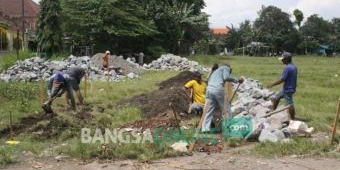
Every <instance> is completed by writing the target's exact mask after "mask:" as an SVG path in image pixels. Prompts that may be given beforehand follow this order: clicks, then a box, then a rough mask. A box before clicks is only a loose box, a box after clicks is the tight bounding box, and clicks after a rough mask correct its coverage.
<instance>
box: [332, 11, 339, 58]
mask: <svg viewBox="0 0 340 170" xmlns="http://www.w3.org/2000/svg"><path fill="white" fill-rule="evenodd" d="M331 25H332V30H331V32H332V33H331V37H330V42H331V43H330V46H331V47H332V49H333V50H334V51H336V52H340V18H333V19H332V21H331Z"/></svg>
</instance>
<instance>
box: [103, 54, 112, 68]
mask: <svg viewBox="0 0 340 170" xmlns="http://www.w3.org/2000/svg"><path fill="white" fill-rule="evenodd" d="M109 57H110V51H106V52H105V55H104V57H103V68H102V69H103V70H107V69H108V66H109V59H110V58H109Z"/></svg>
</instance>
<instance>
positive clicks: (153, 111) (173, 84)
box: [118, 71, 192, 118]
mask: <svg viewBox="0 0 340 170" xmlns="http://www.w3.org/2000/svg"><path fill="white" fill-rule="evenodd" d="M190 79H192V73H191V72H190V71H184V72H181V73H180V74H178V75H177V76H175V77H172V78H170V79H168V80H165V81H164V82H162V83H160V84H159V89H158V90H156V91H153V92H152V93H149V94H142V95H138V96H134V97H132V98H131V99H127V100H122V101H120V102H118V104H120V105H124V104H130V105H132V106H136V107H138V108H139V109H141V111H142V113H143V115H144V116H145V117H147V118H153V117H159V116H161V115H164V113H167V112H169V111H170V112H172V110H171V108H170V106H169V103H170V102H171V103H172V105H173V107H174V109H175V111H176V112H177V113H186V112H187V110H188V107H189V101H188V100H187V98H186V96H185V95H184V94H183V91H182V90H181V88H182V87H183V85H184V84H185V83H186V82H187V81H189V80H190Z"/></svg>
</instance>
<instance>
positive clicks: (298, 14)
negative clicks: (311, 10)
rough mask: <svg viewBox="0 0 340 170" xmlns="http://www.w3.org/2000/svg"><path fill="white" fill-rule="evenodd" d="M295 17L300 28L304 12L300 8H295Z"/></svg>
mask: <svg viewBox="0 0 340 170" xmlns="http://www.w3.org/2000/svg"><path fill="white" fill-rule="evenodd" d="M293 14H294V17H295V23H296V25H297V26H298V27H299V28H300V27H301V22H302V21H303V13H302V12H301V11H300V10H299V9H295V10H294V11H293Z"/></svg>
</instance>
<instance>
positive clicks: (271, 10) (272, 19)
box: [254, 6, 297, 53]
mask: <svg viewBox="0 0 340 170" xmlns="http://www.w3.org/2000/svg"><path fill="white" fill-rule="evenodd" d="M258 14H259V17H258V18H257V19H256V20H255V22H254V29H255V30H257V31H258V32H259V33H261V35H260V36H259V41H261V42H264V43H268V44H269V45H271V46H272V47H273V51H272V52H275V53H277V52H278V51H290V52H292V51H294V50H295V48H296V46H297V44H296V43H297V41H292V40H291V38H294V36H296V30H295V29H294V27H293V23H292V21H291V20H290V19H289V14H287V13H285V12H283V11H282V10H281V9H279V8H277V7H275V6H268V7H265V6H262V9H261V10H260V11H259V12H258Z"/></svg>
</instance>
